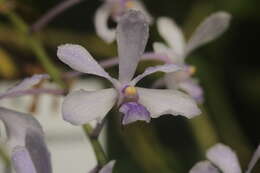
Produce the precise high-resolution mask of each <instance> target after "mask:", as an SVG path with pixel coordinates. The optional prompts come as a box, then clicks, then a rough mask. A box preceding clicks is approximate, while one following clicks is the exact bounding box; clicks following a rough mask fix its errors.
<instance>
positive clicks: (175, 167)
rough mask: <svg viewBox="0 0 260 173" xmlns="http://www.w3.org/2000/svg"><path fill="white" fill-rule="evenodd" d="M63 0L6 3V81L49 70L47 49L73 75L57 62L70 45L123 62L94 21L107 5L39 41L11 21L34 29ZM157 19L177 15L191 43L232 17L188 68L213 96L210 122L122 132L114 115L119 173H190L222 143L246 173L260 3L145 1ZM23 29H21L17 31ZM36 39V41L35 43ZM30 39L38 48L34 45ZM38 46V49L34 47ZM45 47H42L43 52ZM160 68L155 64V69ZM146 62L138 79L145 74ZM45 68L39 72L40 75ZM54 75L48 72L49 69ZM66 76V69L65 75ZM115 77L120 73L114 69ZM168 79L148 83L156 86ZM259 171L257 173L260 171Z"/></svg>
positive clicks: (75, 13)
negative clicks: (203, 28) (205, 27)
mask: <svg viewBox="0 0 260 173" xmlns="http://www.w3.org/2000/svg"><path fill="white" fill-rule="evenodd" d="M59 2H61V0H55V1H33V0H17V1H11V0H0V13H1V14H2V15H0V77H1V79H3V80H4V79H10V78H17V77H24V76H26V75H28V71H31V70H28V68H30V69H31V68H32V64H33V65H34V68H36V69H34V70H33V71H40V72H42V71H43V68H42V67H43V66H44V65H43V64H42V63H40V61H38V60H39V59H38V60H37V58H36V57H37V56H39V54H37V53H35V49H36V51H37V50H38V51H39V49H40V52H41V51H43V52H45V51H46V52H45V53H46V55H45V53H44V54H41V53H40V56H41V55H42V56H48V57H50V60H51V62H52V63H53V64H54V66H55V68H56V67H60V69H63V70H64V69H65V66H64V65H62V63H60V62H59V61H58V59H57V58H56V55H55V54H56V49H57V46H58V45H59V44H62V43H78V44H82V45H83V46H85V47H86V48H87V49H88V50H89V51H90V52H91V54H92V55H93V56H94V57H95V58H97V59H98V60H102V59H105V58H108V57H111V56H116V45H115V44H112V45H108V44H106V43H104V42H103V41H102V40H101V39H99V38H98V37H97V36H96V34H95V32H94V27H93V15H94V12H95V10H96V9H97V7H98V6H99V5H100V4H101V1H96V0H92V1H91V0H88V1H87V0H86V1H84V2H82V3H81V4H80V5H76V6H75V7H72V8H71V9H68V10H67V11H65V12H64V13H62V14H61V15H59V16H58V17H57V18H55V19H54V20H53V21H52V22H51V23H50V24H49V25H48V26H47V27H46V28H45V29H43V30H42V31H40V32H38V33H35V34H33V35H31V33H26V35H24V34H21V33H20V31H19V29H18V28H17V27H14V25H13V23H12V22H11V21H10V20H9V19H10V18H8V17H7V15H6V12H8V11H10V10H12V11H13V10H14V11H15V12H16V14H18V15H19V16H20V17H21V18H22V19H23V20H24V21H25V23H27V24H29V25H31V24H33V23H34V22H35V21H36V20H37V19H38V18H39V17H40V16H41V15H42V14H43V13H45V12H46V11H48V10H49V9H50V8H51V7H53V6H54V5H55V4H57V3H59ZM143 2H144V4H145V5H146V6H147V9H148V10H149V11H150V13H151V14H152V15H153V16H154V17H155V18H156V17H159V16H170V17H172V18H174V19H175V20H176V22H177V23H178V24H179V25H180V26H181V27H182V28H183V29H184V31H185V35H186V36H187V38H188V37H189V36H190V35H191V33H192V32H193V31H194V29H195V27H196V26H197V25H198V24H199V23H200V22H201V21H202V20H203V19H204V18H205V17H206V16H207V15H209V14H210V13H212V12H214V11H219V10H224V11H228V12H230V13H231V14H232V16H233V19H232V24H231V27H230V28H229V30H228V31H227V32H226V33H225V34H224V35H222V36H221V37H220V38H219V39H217V40H216V41H214V42H212V43H210V44H208V45H206V46H204V47H202V48H200V49H199V50H198V51H196V52H195V53H193V55H192V56H191V57H189V58H188V61H189V62H190V63H191V64H194V65H195V66H197V69H198V72H197V74H196V76H197V77H198V78H199V79H200V82H201V85H202V86H203V88H204V90H205V103H204V104H203V105H202V106H201V107H202V110H203V115H202V116H200V117H197V118H195V119H193V120H191V121H190V120H186V119H184V118H181V117H172V116H162V117H160V118H159V119H156V120H153V121H152V123H151V124H149V125H146V124H143V123H135V124H133V125H129V126H127V127H124V128H123V129H122V127H120V126H119V125H118V122H119V119H118V118H115V117H113V118H112V115H114V114H117V113H115V112H114V113H112V114H111V115H110V117H111V121H110V122H109V127H110V128H109V135H108V140H109V149H110V150H109V151H110V152H109V153H110V157H111V158H113V159H117V160H118V164H117V166H116V171H117V172H125V173H127V172H133V171H134V172H136V173H139V172H140V173H153V172H154V173H155V172H156V173H157V172H163V173H167V172H178V173H181V172H187V171H188V170H189V169H190V168H191V167H192V165H193V164H194V163H195V162H197V161H198V160H201V159H204V158H205V150H206V149H207V148H208V147H210V146H211V145H213V144H214V143H216V142H219V141H220V142H223V143H225V144H227V145H229V146H231V147H232V148H233V149H234V150H236V152H237V153H238V156H239V159H240V161H241V163H242V166H243V168H245V167H246V165H247V163H248V161H249V159H250V156H251V154H252V151H253V149H254V148H256V146H257V144H258V143H259V142H260V134H259V131H260V126H259V115H260V107H259V102H260V99H259V98H260V68H259V64H260V63H259V62H260V59H259V57H258V56H259V55H258V54H259V51H258V49H259V48H258V37H259V35H260V33H259V32H260V13H259V9H258V8H259V5H260V4H259V2H260V1H258V0H210V1H209V0H161V1H159V2H158V1H157V0H143ZM17 29H18V30H17ZM150 35H151V37H150V42H149V44H148V49H147V50H151V43H152V42H153V41H158V40H159V41H161V40H162V39H161V38H160V37H159V35H158V33H157V31H156V26H154V25H153V26H151V34H150ZM32 38H33V41H32V40H31V39H32ZM28 40H31V41H32V42H33V43H31V44H28ZM35 41H36V45H38V47H36V48H35V47H34V48H33V45H35ZM39 46H40V47H39ZM150 63H154V62H150ZM145 66H146V64H145V65H144V64H143V63H142V64H141V65H140V66H139V69H138V72H140V71H142V70H143V69H144V67H145ZM37 69H39V70H37ZM45 70H46V68H45ZM64 71H65V70H64ZM109 71H110V72H112V73H114V72H115V71H116V70H115V69H112V70H109ZM158 76H160V75H154V76H153V77H149V78H148V79H149V80H145V82H142V83H141V84H142V85H143V86H147V87H149V86H150V85H151V83H152V81H154V80H155V78H156V77H158ZM259 171H260V169H256V170H255V171H254V172H259Z"/></svg>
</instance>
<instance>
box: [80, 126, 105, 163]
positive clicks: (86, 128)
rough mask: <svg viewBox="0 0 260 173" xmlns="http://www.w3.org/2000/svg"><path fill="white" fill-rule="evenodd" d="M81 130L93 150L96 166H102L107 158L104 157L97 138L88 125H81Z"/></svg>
mask: <svg viewBox="0 0 260 173" xmlns="http://www.w3.org/2000/svg"><path fill="white" fill-rule="evenodd" d="M83 130H84V132H85V134H86V136H87V137H88V138H89V140H90V143H91V145H92V147H93V149H94V152H95V155H96V158H97V162H98V165H99V166H104V165H105V164H106V163H107V162H108V159H107V156H106V154H105V152H104V150H103V148H102V146H101V144H100V142H99V141H98V136H97V135H93V131H94V130H93V128H92V127H91V125H90V124H85V125H83Z"/></svg>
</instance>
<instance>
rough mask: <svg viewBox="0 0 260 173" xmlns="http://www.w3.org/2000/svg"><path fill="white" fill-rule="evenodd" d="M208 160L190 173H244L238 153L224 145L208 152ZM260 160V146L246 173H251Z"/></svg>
mask: <svg viewBox="0 0 260 173" xmlns="http://www.w3.org/2000/svg"><path fill="white" fill-rule="evenodd" d="M206 156H207V159H208V160H209V161H208V160H205V161H201V162H198V163H197V164H195V166H194V167H193V168H192V169H191V170H190V172H189V173H220V172H223V173H242V170H241V167H240V164H239V161H238V157H237V155H236V153H235V152H234V151H233V150H232V149H231V148H230V147H228V146H226V145H224V144H221V143H219V144H216V145H214V146H213V147H211V148H210V149H208V151H207V154H206ZM259 158H260V145H259V146H258V148H257V149H256V151H255V153H254V154H253V157H252V159H251V161H250V162H249V165H248V168H247V170H246V171H245V173H250V172H251V171H252V169H253V167H254V166H255V164H256V163H257V161H258V159H259Z"/></svg>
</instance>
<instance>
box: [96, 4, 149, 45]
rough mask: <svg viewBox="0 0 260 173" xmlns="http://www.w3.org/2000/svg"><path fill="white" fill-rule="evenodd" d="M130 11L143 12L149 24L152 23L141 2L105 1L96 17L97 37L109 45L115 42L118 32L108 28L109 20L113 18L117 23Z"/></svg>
mask: <svg viewBox="0 0 260 173" xmlns="http://www.w3.org/2000/svg"><path fill="white" fill-rule="evenodd" d="M129 9H135V10H140V11H142V12H143V13H144V14H145V16H146V17H147V20H148V21H149V23H151V22H152V17H151V16H150V14H149V13H148V12H147V10H146V9H145V7H144V5H143V4H142V2H141V1H140V0H104V3H103V4H102V5H101V7H99V8H98V9H97V11H96V13H95V17H94V22H95V28H96V32H97V35H98V36H99V37H100V38H102V39H103V40H104V41H106V42H107V43H111V42H113V41H114V40H115V39H116V31H115V29H113V28H112V29H111V28H109V27H108V20H109V18H111V19H113V21H114V22H116V23H117V22H118V21H119V19H120V17H121V16H122V15H123V14H124V13H125V12H126V11H127V10H129Z"/></svg>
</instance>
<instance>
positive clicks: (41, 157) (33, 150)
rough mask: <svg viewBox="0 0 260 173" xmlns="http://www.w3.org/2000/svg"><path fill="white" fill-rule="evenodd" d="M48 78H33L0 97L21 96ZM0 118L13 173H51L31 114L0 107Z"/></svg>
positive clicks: (48, 157)
mask: <svg viewBox="0 0 260 173" xmlns="http://www.w3.org/2000/svg"><path fill="white" fill-rule="evenodd" d="M46 78H48V75H34V76H33V77H31V78H26V79H25V80H23V81H22V82H21V83H19V84H18V85H16V86H15V87H13V88H11V89H9V90H7V91H6V92H5V93H3V94H0V98H1V99H4V98H8V97H14V96H19V95H23V94H24V93H27V92H26V91H28V89H29V88H30V87H32V86H34V85H36V84H37V83H39V82H40V81H41V80H42V79H46ZM0 119H1V120H2V121H3V122H4V125H5V127H6V131H7V136H8V142H7V146H8V149H9V150H10V152H11V158H12V163H13V166H14V168H15V171H16V173H51V172H52V168H51V163H50V154H49V151H48V149H47V146H46V144H45V142H44V134H43V130H42V127H41V125H40V124H39V122H38V121H37V120H36V119H35V118H34V117H33V116H31V115H28V114H25V113H21V112H16V111H14V110H10V109H7V108H3V107H0Z"/></svg>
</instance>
